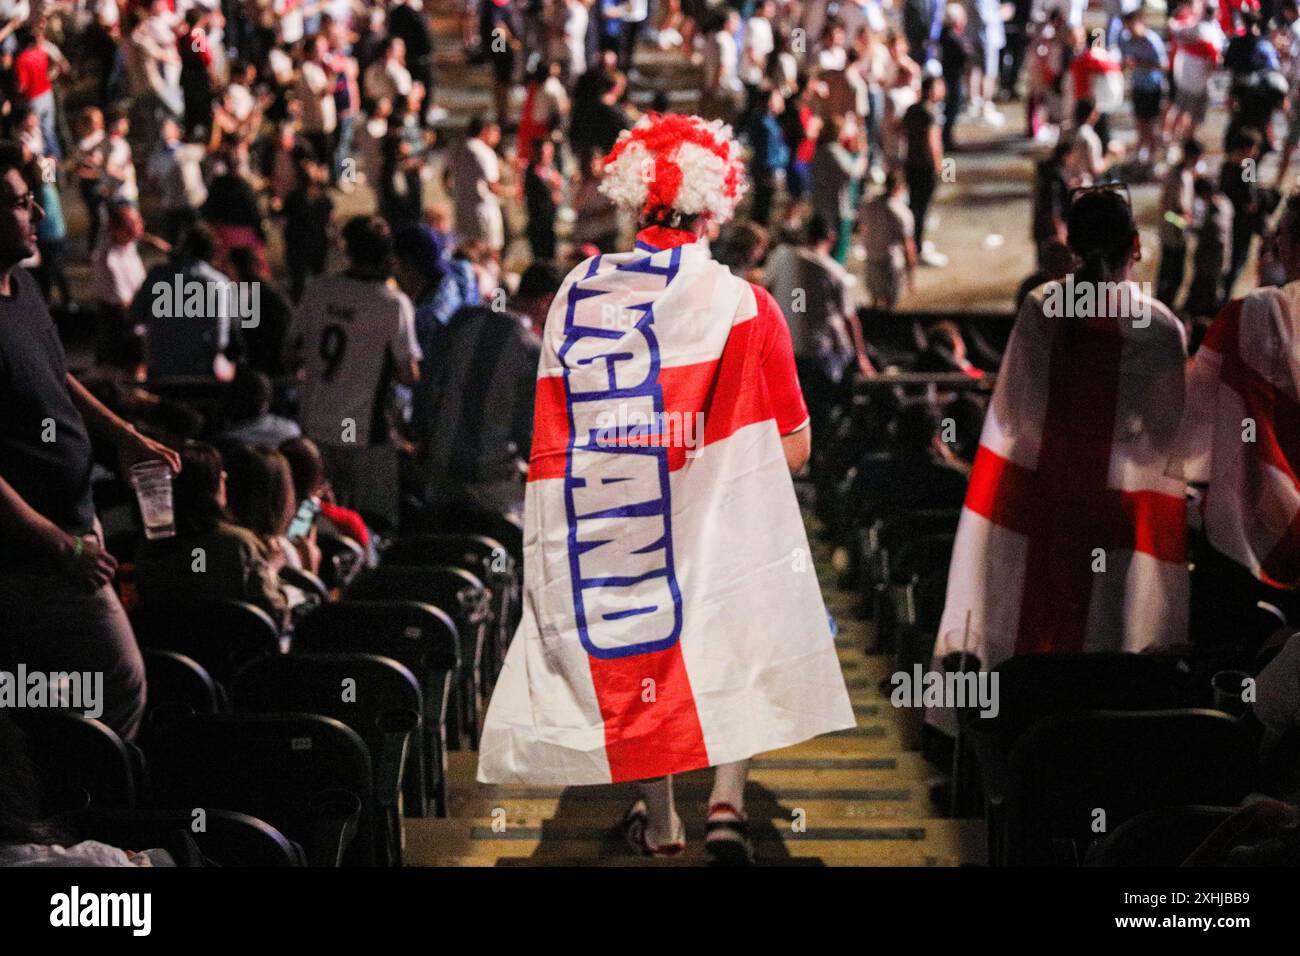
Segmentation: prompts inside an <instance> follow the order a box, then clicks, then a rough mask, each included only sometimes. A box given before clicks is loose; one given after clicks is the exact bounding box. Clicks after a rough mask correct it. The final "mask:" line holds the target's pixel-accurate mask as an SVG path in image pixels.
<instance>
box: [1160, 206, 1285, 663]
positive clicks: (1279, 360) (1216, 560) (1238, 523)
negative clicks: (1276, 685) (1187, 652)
mask: <svg viewBox="0 0 1300 956" xmlns="http://www.w3.org/2000/svg"><path fill="white" fill-rule="evenodd" d="M1272 243H1273V246H1274V248H1272V249H1271V252H1272V256H1271V257H1270V258H1271V259H1272V261H1273V262H1275V263H1277V264H1278V265H1280V267H1281V268H1282V269H1283V270H1284V274H1283V275H1282V276H1280V277H1279V278H1280V279H1281V280H1282V283H1283V284H1282V285H1281V286H1280V287H1266V288H1261V289H1256V290H1255V291H1254V292H1251V293H1250V294H1249V295H1246V296H1244V297H1242V298H1240V299H1234V300H1232V301H1231V302H1229V303H1228V304H1227V305H1226V306H1224V307H1223V309H1222V310H1221V311H1220V312H1219V315H1218V317H1217V318H1216V319H1215V320H1214V322H1213V323H1212V324H1211V325H1210V328H1209V329H1208V330H1207V331H1206V334H1205V338H1204V340H1203V341H1202V342H1201V347H1200V348H1199V349H1198V350H1197V352H1196V355H1195V357H1194V359H1193V361H1192V365H1191V370H1190V372H1189V373H1188V385H1187V394H1188V399H1187V402H1188V405H1187V414H1186V415H1185V416H1184V424H1183V434H1182V436H1181V438H1180V451H1181V452H1182V454H1183V455H1184V456H1185V467H1184V470H1183V476H1184V477H1185V478H1186V479H1187V480H1188V481H1192V482H1198V483H1199V482H1204V483H1208V487H1207V488H1206V491H1205V496H1204V499H1203V500H1202V502H1201V508H1202V515H1203V518H1204V520H1203V527H1204V531H1205V544H1206V547H1205V548H1203V549H1202V551H1201V552H1200V553H1199V554H1198V557H1197V561H1196V573H1195V575H1194V580H1195V585H1194V587H1193V609H1194V617H1193V624H1194V632H1193V639H1194V641H1196V642H1198V643H1205V644H1211V643H1216V644H1217V643H1222V642H1224V641H1232V640H1238V641H1241V640H1244V641H1246V642H1248V643H1250V642H1253V641H1258V640H1260V639H1262V638H1264V637H1266V636H1267V634H1252V633H1250V632H1251V631H1252V630H1253V628H1252V624H1256V623H1258V624H1259V625H1262V626H1263V628H1265V629H1268V628H1270V627H1271V625H1273V624H1282V625H1288V626H1292V627H1294V626H1295V625H1296V624H1297V623H1300V194H1297V195H1295V196H1292V197H1291V198H1289V199H1288V200H1287V204H1286V207H1285V208H1284V210H1283V212H1282V216H1281V218H1280V220H1279V221H1278V225H1277V230H1276V232H1275V233H1274V235H1273V239H1272ZM1258 602H1263V605H1264V606H1265V607H1266V608H1267V610H1268V612H1269V613H1266V614H1263V615H1258V614H1256V613H1255V610H1256V607H1257V604H1258ZM1255 649H1257V648H1255V647H1251V648H1250V650H1255Z"/></svg>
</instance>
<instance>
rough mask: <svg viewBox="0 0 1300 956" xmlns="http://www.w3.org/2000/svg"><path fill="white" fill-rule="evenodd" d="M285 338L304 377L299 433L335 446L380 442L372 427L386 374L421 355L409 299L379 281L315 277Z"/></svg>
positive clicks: (385, 390) (380, 409)
mask: <svg viewBox="0 0 1300 956" xmlns="http://www.w3.org/2000/svg"><path fill="white" fill-rule="evenodd" d="M289 341H290V342H292V343H294V344H295V345H296V347H297V349H298V354H299V355H301V356H302V357H303V360H304V361H303V365H304V368H305V372H306V377H305V379H304V381H303V388H302V408H301V415H300V417H301V424H302V430H303V433H304V434H305V435H307V436H308V437H309V438H311V439H313V440H315V441H316V442H319V443H321V444H325V445H334V446H339V447H357V448H362V447H365V446H367V445H369V444H371V442H372V440H373V441H375V443H376V444H383V443H384V437H385V436H384V435H383V434H373V435H372V423H374V422H375V421H376V420H377V419H379V418H380V416H381V415H382V413H383V407H384V406H383V403H384V400H385V398H386V397H387V393H388V385H389V384H390V383H389V382H388V381H387V380H386V376H387V375H388V374H390V373H391V370H392V369H393V368H394V367H398V368H401V367H405V366H407V365H409V364H410V362H411V361H412V360H415V361H419V360H420V358H421V357H422V356H421V354H420V346H419V345H418V344H417V343H416V340H415V310H414V309H413V308H412V306H411V300H410V299H408V298H407V297H406V295H405V294H404V293H402V292H400V291H399V290H397V289H394V288H393V287H392V286H390V285H389V284H387V283H385V282H380V281H378V280H367V279H356V278H353V277H351V276H347V275H326V276H321V277H320V278H318V279H316V280H314V281H313V282H311V283H310V284H309V285H308V286H307V288H306V290H305V291H304V292H303V297H302V301H301V302H299V303H298V308H297V309H296V310H295V312H294V316H293V323H292V325H291V327H290V330H289ZM349 438H351V439H353V440H352V441H349V440H348V439H349Z"/></svg>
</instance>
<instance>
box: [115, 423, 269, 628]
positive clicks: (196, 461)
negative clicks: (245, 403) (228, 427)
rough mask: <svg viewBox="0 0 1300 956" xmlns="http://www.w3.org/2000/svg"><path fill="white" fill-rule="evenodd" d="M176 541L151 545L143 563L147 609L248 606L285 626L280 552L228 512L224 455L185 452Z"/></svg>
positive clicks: (140, 574) (139, 579) (139, 583)
mask: <svg viewBox="0 0 1300 956" xmlns="http://www.w3.org/2000/svg"><path fill="white" fill-rule="evenodd" d="M172 501H173V504H174V507H175V512H176V535H175V536H174V537H171V538H160V539H157V540H153V541H145V542H144V544H143V545H141V547H140V551H139V553H138V554H137V555H136V565H135V586H136V591H137V593H138V594H139V598H140V602H141V603H142V604H161V603H179V602H184V603H186V604H206V603H212V602H217V601H227V600H236V601H247V602H249V603H250V604H254V605H256V606H257V607H260V608H261V609H262V610H264V611H266V612H267V613H268V614H270V615H271V617H272V619H273V620H275V621H276V623H277V624H283V623H284V621H285V616H286V611H287V609H288V603H287V601H286V599H285V595H284V593H283V591H282V590H281V588H280V585H279V583H278V581H277V580H276V571H275V566H274V565H273V564H272V557H273V553H272V551H271V550H270V549H269V548H268V547H266V546H265V545H264V544H263V543H262V542H261V541H260V540H259V539H258V537H257V535H255V534H253V533H252V532H251V531H249V530H248V529H247V528H242V527H239V526H238V524H237V523H236V522H235V521H234V520H233V519H232V518H231V516H230V514H229V513H228V512H227V510H226V503H227V499H226V473H225V471H224V470H223V469H222V460H221V453H220V452H218V451H217V450H216V449H215V448H213V447H212V446H211V445H206V444H201V443H194V444H191V445H188V446H187V447H186V448H185V449H184V450H183V451H182V452H181V473H180V474H178V475H177V476H176V478H175V479H174V481H173V484H172Z"/></svg>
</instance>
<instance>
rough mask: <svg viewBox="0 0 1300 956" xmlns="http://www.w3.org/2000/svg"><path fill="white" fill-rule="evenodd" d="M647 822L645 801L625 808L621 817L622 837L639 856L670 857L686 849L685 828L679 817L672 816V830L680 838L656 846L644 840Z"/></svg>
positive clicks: (637, 801) (639, 801)
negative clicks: (625, 811)
mask: <svg viewBox="0 0 1300 956" xmlns="http://www.w3.org/2000/svg"><path fill="white" fill-rule="evenodd" d="M648 822H649V816H648V815H647V814H646V806H645V801H644V800H641V799H637V800H636V801H635V802H633V804H632V806H630V807H628V808H627V813H626V814H624V815H623V836H624V837H625V838H626V839H627V844H628V846H630V847H631V848H632V849H633V850H634V851H635V852H636V853H638V854H639V855H640V856H651V857H672V856H677V855H678V854H680V853H681V852H682V851H683V850H685V849H686V827H685V826H684V825H683V824H682V820H681V817H679V816H677V815H676V814H674V815H673V823H674V827H673V830H674V832H675V833H680V834H681V836H680V837H679V838H677V839H674V840H672V841H670V842H668V843H660V844H657V845H656V844H652V843H651V842H650V841H649V840H648V839H646V830H647V829H648V827H647V824H648Z"/></svg>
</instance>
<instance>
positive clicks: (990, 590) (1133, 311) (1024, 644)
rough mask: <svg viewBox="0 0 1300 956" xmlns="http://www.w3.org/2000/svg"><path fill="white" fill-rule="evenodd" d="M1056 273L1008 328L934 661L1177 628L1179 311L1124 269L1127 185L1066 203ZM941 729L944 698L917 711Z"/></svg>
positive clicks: (1165, 633)
mask: <svg viewBox="0 0 1300 956" xmlns="http://www.w3.org/2000/svg"><path fill="white" fill-rule="evenodd" d="M1067 224H1068V232H1069V244H1070V249H1071V251H1072V252H1073V253H1074V254H1075V256H1076V257H1078V259H1079V260H1080V263H1079V266H1078V268H1077V270H1076V271H1075V273H1074V274H1073V275H1072V277H1071V278H1070V279H1069V281H1068V282H1063V283H1048V284H1047V285H1046V286H1043V287H1040V288H1039V289H1038V290H1036V291H1034V292H1033V293H1031V294H1030V295H1029V296H1028V297H1027V298H1026V300H1025V302H1024V304H1023V305H1022V307H1021V310H1020V313H1019V315H1018V316H1017V318H1016V324H1015V327H1014V329H1013V330H1012V333H1011V339H1010V341H1009V343H1008V346H1007V350H1006V353H1005V356H1004V358H1003V362H1002V367H1001V369H1000V371H999V373H998V381H997V386H996V388H995V390H994V393H993V399H992V402H991V404H990V407H989V411H988V414H987V416H986V418H985V421H984V430H983V433H982V434H981V436H980V447H979V450H978V452H977V454H976V458H975V464H974V467H973V469H972V471H971V478H970V484H969V487H968V489H967V493H966V500H965V504H964V506H963V508H962V514H961V520H960V522H959V524H958V529H957V538H956V541H955V543H954V546H953V556H952V564H951V567H950V570H949V575H948V592H947V598H946V601H945V604H944V611H943V616H942V618H941V620H940V626H939V634H938V639H937V641H936V644H935V652H934V662H933V666H934V667H935V669H942V668H943V666H944V661H945V658H948V657H949V655H952V654H954V653H965V654H967V655H971V657H969V658H966V659H965V661H964V662H965V664H966V666H967V667H969V666H970V665H971V663H972V658H973V660H974V661H978V663H979V665H980V667H981V668H982V669H985V670H988V669H991V668H993V667H996V666H997V665H998V664H999V663H1001V662H1002V661H1004V660H1006V659H1007V658H1008V657H1011V656H1013V655H1016V654H1026V653H1045V652H1062V651H1120V650H1123V651H1142V650H1147V649H1149V648H1152V647H1156V646H1162V645H1171V644H1178V643H1182V642H1184V641H1185V640H1186V634H1187V619H1188V592H1189V584H1188V568H1187V546H1186V498H1185V495H1186V485H1185V483H1184V482H1183V481H1182V480H1181V478H1180V477H1177V476H1176V471H1177V465H1176V461H1175V455H1176V453H1175V443H1176V439H1177V434H1178V430H1179V423H1180V421H1181V419H1182V412H1183V404H1184V383H1185V366H1186V361H1187V346H1186V339H1185V335H1184V331H1183V327H1182V324H1181V323H1180V322H1179V321H1178V319H1177V318H1175V317H1174V315H1173V314H1172V313H1171V312H1170V311H1169V310H1168V309H1166V308H1165V307H1164V306H1163V305H1161V304H1160V303H1159V302H1157V301H1155V300H1153V299H1152V298H1151V297H1150V296H1149V295H1148V294H1147V293H1146V292H1145V291H1144V290H1143V289H1142V288H1140V287H1139V286H1138V285H1137V284H1136V283H1133V282H1131V281H1129V271H1130V269H1131V267H1132V264H1133V263H1134V262H1135V261H1137V260H1138V259H1139V258H1140V256H1141V242H1140V239H1139V237H1138V232H1137V228H1136V226H1135V224H1134V221H1133V214H1132V210H1131V208H1130V206H1129V201H1128V198H1127V195H1126V193H1124V192H1121V191H1118V190H1116V189H1113V188H1108V187H1096V188H1090V189H1087V190H1083V191H1081V192H1079V193H1078V194H1076V196H1075V197H1074V201H1073V203H1072V204H1071V207H1070V209H1069V213H1068V219H1067ZM927 719H928V720H929V722H930V723H931V724H932V725H935V726H938V727H940V728H941V729H944V730H946V731H949V732H952V731H953V730H955V718H954V713H953V711H952V710H951V709H944V708H936V709H934V710H931V711H930V712H929V713H928V714H927Z"/></svg>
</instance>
